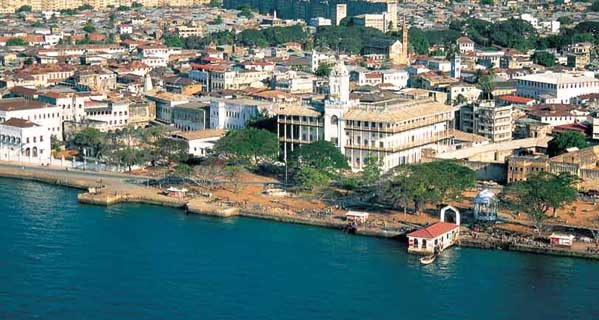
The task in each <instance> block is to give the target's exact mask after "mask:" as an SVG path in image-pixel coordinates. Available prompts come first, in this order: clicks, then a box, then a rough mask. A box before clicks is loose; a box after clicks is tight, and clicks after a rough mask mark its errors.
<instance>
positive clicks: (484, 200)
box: [474, 189, 495, 204]
mask: <svg viewBox="0 0 599 320" xmlns="http://www.w3.org/2000/svg"><path fill="white" fill-rule="evenodd" d="M494 199H495V193H493V192H492V191H491V190H489V189H484V190H482V191H481V192H479V193H478V194H477V195H476V197H475V198H474V203H477V204H490V203H491V202H493V201H494Z"/></svg>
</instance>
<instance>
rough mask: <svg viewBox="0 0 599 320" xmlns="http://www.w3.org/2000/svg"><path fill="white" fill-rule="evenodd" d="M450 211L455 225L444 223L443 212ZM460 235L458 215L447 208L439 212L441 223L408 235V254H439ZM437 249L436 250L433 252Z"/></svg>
mask: <svg viewBox="0 0 599 320" xmlns="http://www.w3.org/2000/svg"><path fill="white" fill-rule="evenodd" d="M447 210H452V211H453V212H454V213H455V215H456V223H455V224H454V223H448V222H445V212H446V211H447ZM459 235H460V213H459V212H458V211H457V210H456V209H455V208H453V207H451V206H447V207H445V208H443V209H442V210H441V221H440V222H436V223H434V224H432V225H430V226H428V227H425V228H422V229H419V230H416V231H413V232H410V233H408V235H407V237H408V252H411V253H418V254H432V253H435V251H436V252H441V251H443V250H445V249H446V248H448V247H450V246H452V245H453V244H454V243H455V242H456V241H457V240H458V238H459ZM435 249H437V250H435Z"/></svg>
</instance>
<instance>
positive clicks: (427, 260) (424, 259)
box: [420, 254, 437, 264]
mask: <svg viewBox="0 0 599 320" xmlns="http://www.w3.org/2000/svg"><path fill="white" fill-rule="evenodd" d="M436 258H437V255H436V254H433V255H430V256H426V257H422V258H420V263H422V264H431V263H433V262H435V259H436Z"/></svg>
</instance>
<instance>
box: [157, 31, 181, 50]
mask: <svg viewBox="0 0 599 320" xmlns="http://www.w3.org/2000/svg"><path fill="white" fill-rule="evenodd" d="M162 43H164V45H165V46H167V47H177V48H182V47H184V46H185V40H184V39H183V38H181V37H179V36H176V35H170V34H167V35H164V36H163V37H162Z"/></svg>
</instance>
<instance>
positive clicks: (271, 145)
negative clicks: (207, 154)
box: [213, 128, 279, 167]
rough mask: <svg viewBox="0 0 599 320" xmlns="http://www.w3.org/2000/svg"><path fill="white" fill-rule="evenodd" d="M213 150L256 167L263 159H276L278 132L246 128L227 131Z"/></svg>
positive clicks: (238, 161)
mask: <svg viewBox="0 0 599 320" xmlns="http://www.w3.org/2000/svg"><path fill="white" fill-rule="evenodd" d="M213 151H214V153H216V154H219V155H223V156H226V157H227V158H228V159H229V160H232V161H234V162H237V163H240V164H243V165H247V166H250V167H255V166H256V165H258V163H260V162H261V161H274V160H275V159H276V157H277V154H278V152H279V141H278V138H277V135H276V134H273V133H271V132H268V131H266V130H260V129H255V128H245V129H239V130H232V131H229V132H227V134H226V135H225V136H224V137H222V138H220V139H219V140H218V141H217V142H216V144H215V145H214V149H213Z"/></svg>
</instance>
